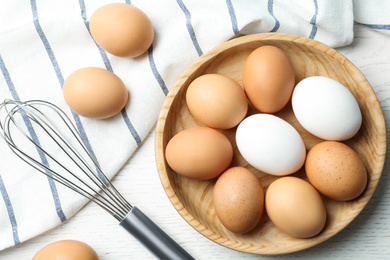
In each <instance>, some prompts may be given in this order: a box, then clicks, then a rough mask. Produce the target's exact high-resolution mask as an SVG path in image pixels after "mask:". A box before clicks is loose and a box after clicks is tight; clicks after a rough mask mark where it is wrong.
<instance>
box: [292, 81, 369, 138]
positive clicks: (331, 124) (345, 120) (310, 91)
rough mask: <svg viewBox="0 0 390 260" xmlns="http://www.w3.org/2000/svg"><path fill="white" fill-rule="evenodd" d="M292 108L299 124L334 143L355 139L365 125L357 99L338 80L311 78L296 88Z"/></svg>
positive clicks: (301, 82)
mask: <svg viewBox="0 0 390 260" xmlns="http://www.w3.org/2000/svg"><path fill="white" fill-rule="evenodd" d="M291 103H292V108H293V111H294V114H295V116H296V118H297V120H298V122H299V123H300V124H301V125H302V126H303V127H304V128H305V129H306V130H307V131H308V132H310V133H311V134H313V135H315V136H317V137H319V138H322V139H325V140H332V141H343V140H347V139H349V138H351V137H353V136H354V135H355V134H356V133H357V132H358V130H359V129H360V126H361V124H362V114H361V111H360V108H359V104H358V103H357V101H356V99H355V97H354V96H353V95H352V93H351V92H350V91H349V90H348V89H347V88H346V87H345V86H344V85H342V84H341V83H339V82H338V81H336V80H334V79H331V78H328V77H323V76H312V77H308V78H305V79H303V80H301V81H300V82H299V83H298V84H297V86H296V87H295V89H294V92H293V95H292V99H291Z"/></svg>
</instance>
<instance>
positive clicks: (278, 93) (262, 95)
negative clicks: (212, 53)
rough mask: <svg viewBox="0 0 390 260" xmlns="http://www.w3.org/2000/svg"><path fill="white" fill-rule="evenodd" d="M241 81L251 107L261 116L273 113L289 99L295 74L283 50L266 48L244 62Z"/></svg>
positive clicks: (257, 51)
mask: <svg viewBox="0 0 390 260" xmlns="http://www.w3.org/2000/svg"><path fill="white" fill-rule="evenodd" d="M242 80H243V85H244V89H245V92H246V94H247V96H248V99H249V101H250V102H251V104H252V105H253V106H254V107H255V108H256V109H258V110H260V111H261V112H264V113H275V112H277V111H279V110H281V109H282V108H283V107H284V106H285V105H286V104H287V103H288V101H289V100H290V98H291V95H292V92H293V89H294V86H295V72H294V68H293V66H292V64H291V61H290V59H289V57H288V56H287V55H286V54H285V53H284V51H283V50H282V49H280V48H278V47H275V46H270V45H265V46H262V47H259V48H257V49H255V50H254V51H253V52H252V53H251V54H250V55H249V56H248V58H247V59H246V61H245V64H244V69H243V74H242Z"/></svg>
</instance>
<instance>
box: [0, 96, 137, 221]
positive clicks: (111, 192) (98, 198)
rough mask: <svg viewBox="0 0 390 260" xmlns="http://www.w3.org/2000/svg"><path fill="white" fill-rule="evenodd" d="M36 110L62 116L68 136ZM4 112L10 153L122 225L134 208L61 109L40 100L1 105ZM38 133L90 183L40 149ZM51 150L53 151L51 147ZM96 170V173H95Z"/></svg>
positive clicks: (3, 128) (4, 132)
mask: <svg viewBox="0 0 390 260" xmlns="http://www.w3.org/2000/svg"><path fill="white" fill-rule="evenodd" d="M10 105H12V107H11V109H9V108H8V106H10ZM37 106H43V107H48V108H50V109H51V110H52V111H54V112H55V113H56V115H57V116H59V117H58V118H60V119H61V121H62V123H63V125H65V126H66V127H67V129H66V132H67V134H68V135H65V134H64V133H63V131H62V130H63V129H60V128H58V127H56V124H58V122H53V121H51V120H50V118H49V117H48V116H47V115H45V114H43V112H42V111H40V110H39V109H37ZM1 108H4V109H5V112H6V116H5V119H4V120H3V121H2V122H0V128H1V129H2V130H3V131H2V133H1V135H2V136H3V138H4V139H5V140H6V143H7V144H8V146H9V147H10V148H11V150H12V151H13V152H14V153H15V154H16V155H17V156H18V157H20V158H21V159H22V160H24V161H25V162H27V163H28V164H29V165H30V166H32V167H34V168H35V169H36V170H38V171H40V172H41V173H43V174H45V175H46V176H48V177H50V178H52V179H53V180H55V181H57V182H59V183H61V184H63V185H65V186H67V187H68V188H70V189H72V190H74V191H76V192H77V193H79V194H81V195H82V196H84V197H86V198H87V199H90V200H93V201H95V202H96V203H97V204H98V205H99V206H101V207H102V208H103V209H105V210H106V211H107V212H109V213H110V214H111V215H112V216H114V217H115V218H116V219H117V220H119V221H120V220H122V219H123V218H124V217H125V216H126V214H127V213H128V212H129V210H130V209H131V208H132V206H131V205H130V204H129V203H128V202H127V201H126V200H125V199H124V198H123V197H122V195H121V194H120V193H119V192H118V191H117V190H116V189H115V187H114V186H113V185H112V184H111V182H110V181H109V180H108V178H107V177H106V176H105V175H104V173H103V171H102V170H101V169H100V166H99V164H98V163H97V161H96V160H95V158H94V157H93V156H92V154H91V153H90V152H89V151H88V149H87V147H86V145H85V143H84V142H83V140H82V137H81V136H80V134H79V132H78V131H77V128H76V127H75V126H74V124H73V123H72V121H71V120H70V118H69V117H68V116H67V115H66V114H65V113H64V112H63V111H62V110H61V109H60V108H58V107H57V106H55V105H53V104H51V103H49V102H46V101H40V100H35V101H34V100H32V101H28V102H19V101H13V100H6V101H5V102H4V103H3V104H1V106H0V109H1ZM16 115H20V116H21V117H22V119H23V121H24V122H25V125H27V126H28V127H27V128H28V132H29V133H27V131H26V130H25V127H22V125H21V124H20V123H19V122H17V119H16V118H15V117H16ZM12 126H14V127H16V129H17V130H19V132H20V133H21V134H22V135H23V136H24V137H25V138H26V139H27V140H28V141H29V142H31V143H32V144H33V145H34V146H35V147H36V149H37V151H38V154H39V156H40V161H39V160H38V159H36V158H34V157H33V156H31V155H30V154H31V151H29V153H28V152H25V151H24V149H22V148H21V146H19V145H17V143H16V142H15V140H14V136H13V134H12V129H11V127H12ZM38 128H39V129H38ZM38 130H43V131H44V133H45V134H46V136H48V137H49V138H50V139H51V140H52V141H53V142H54V143H55V144H56V145H57V146H58V147H59V148H60V149H61V150H62V153H63V154H64V155H66V156H68V157H69V158H70V159H71V160H72V161H73V163H74V164H75V165H76V166H77V167H78V169H80V170H81V171H82V172H83V174H84V175H86V176H87V177H88V179H87V180H88V182H87V181H86V180H85V179H83V178H81V177H80V175H79V174H75V173H74V172H73V171H72V170H70V169H69V168H68V167H67V166H66V165H64V164H63V163H62V161H63V158H62V156H61V158H60V160H59V159H57V158H56V157H55V156H54V155H53V153H52V152H48V151H47V149H45V148H44V147H43V145H41V142H40V141H39V140H38V138H36V137H35V135H36V131H38ZM69 134H70V135H71V136H72V137H73V138H72V141H74V142H73V143H71V142H69ZM15 138H16V137H15ZM75 145H77V147H81V150H82V151H83V154H84V156H83V155H81V154H80V149H76V148H75V147H74V146H75ZM50 146H51V145H50ZM48 148H50V149H51V147H48ZM85 157H87V158H85ZM47 158H50V160H51V161H50V162H53V163H54V164H56V165H57V166H59V167H60V168H61V169H63V170H64V171H66V172H67V173H68V174H70V175H71V176H72V177H73V179H74V181H70V180H69V179H68V178H65V177H64V176H62V174H59V173H58V172H57V171H54V170H53V169H52V166H49V162H48V160H47ZM87 159H88V160H89V162H88V161H87ZM94 168H95V169H96V170H94ZM76 182H77V183H76Z"/></svg>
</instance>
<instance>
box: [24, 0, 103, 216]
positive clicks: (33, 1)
mask: <svg viewBox="0 0 390 260" xmlns="http://www.w3.org/2000/svg"><path fill="white" fill-rule="evenodd" d="M31 10H32V14H33V19H34V25H35V29H36V31H37V33H38V35H39V37H40V38H41V40H42V43H43V45H44V47H45V49H46V52H47V54H48V55H49V58H50V61H51V63H52V65H53V68H54V70H55V72H56V75H57V78H58V80H59V83H60V85H61V87H62V86H63V84H64V78H63V76H62V73H61V70H60V68H59V66H58V62H57V59H56V57H55V55H54V52H53V50H52V49H51V46H50V43H49V41H48V40H47V38H46V36H45V34H44V32H43V30H42V28H41V26H40V23H39V18H38V11H37V5H36V0H31ZM72 115H73V118H74V120H75V123H76V126H77V129H78V131H79V133H80V135H81V137H82V139H83V140H84V142H85V145H86V146H87V148H88V150H89V151H90V152H91V154H92V156H93V157H94V159H95V160H96V156H95V154H94V152H93V149H92V147H91V144H90V142H89V140H88V137H87V134H86V132H85V130H84V127H83V125H82V123H81V120H80V116H79V115H78V114H77V113H75V112H74V111H72ZM96 161H97V160H96ZM60 218H61V217H60Z"/></svg>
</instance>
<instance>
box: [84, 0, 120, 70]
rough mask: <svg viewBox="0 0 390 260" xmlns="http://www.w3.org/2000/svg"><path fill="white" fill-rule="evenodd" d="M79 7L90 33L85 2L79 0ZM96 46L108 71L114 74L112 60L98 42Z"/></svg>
mask: <svg viewBox="0 0 390 260" xmlns="http://www.w3.org/2000/svg"><path fill="white" fill-rule="evenodd" d="M79 5H80V9H81V17H82V18H83V22H84V24H85V27H87V30H88V32H90V31H89V21H88V20H87V14H86V10H85V3H84V0H79ZM90 34H91V33H90ZM95 44H96V47H97V48H98V49H99V53H100V56H101V57H102V59H103V62H104V66H105V67H106V69H107V70H109V71H111V72H113V70H112V66H111V63H110V60H109V59H108V56H107V53H106V52H105V51H104V50H103V48H102V47H100V46H99V45H98V44H97V43H96V42H95Z"/></svg>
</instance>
